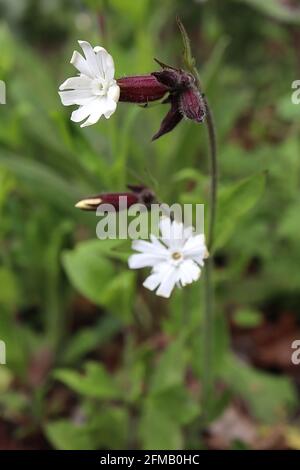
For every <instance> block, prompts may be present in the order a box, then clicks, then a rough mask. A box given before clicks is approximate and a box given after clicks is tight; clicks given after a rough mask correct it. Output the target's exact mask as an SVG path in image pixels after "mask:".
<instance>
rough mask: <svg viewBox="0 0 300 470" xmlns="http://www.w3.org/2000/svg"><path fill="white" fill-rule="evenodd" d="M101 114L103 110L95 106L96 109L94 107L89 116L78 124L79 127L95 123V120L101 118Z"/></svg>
mask: <svg viewBox="0 0 300 470" xmlns="http://www.w3.org/2000/svg"><path fill="white" fill-rule="evenodd" d="M102 114H103V111H102V109H101V107H99V105H98V107H97V109H95V111H93V112H92V113H91V114H90V116H89V117H88V119H87V120H86V121H85V122H84V123H83V124H80V127H87V126H92V125H93V124H96V122H98V121H99V119H100V118H101V116H102Z"/></svg>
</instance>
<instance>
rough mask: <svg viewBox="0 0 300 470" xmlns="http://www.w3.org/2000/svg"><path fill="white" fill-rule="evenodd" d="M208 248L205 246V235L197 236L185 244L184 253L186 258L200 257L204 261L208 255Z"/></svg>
mask: <svg viewBox="0 0 300 470" xmlns="http://www.w3.org/2000/svg"><path fill="white" fill-rule="evenodd" d="M206 251H207V250H206V246H205V237H204V235H203V234H200V235H195V236H194V237H190V238H189V239H188V240H187V241H186V242H185V244H184V246H183V248H182V253H183V254H184V257H185V258H186V257H188V258H194V257H196V258H197V259H199V257H200V258H201V257H202V259H203V258H204V257H205V254H206Z"/></svg>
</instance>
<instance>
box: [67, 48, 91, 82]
mask: <svg viewBox="0 0 300 470" xmlns="http://www.w3.org/2000/svg"><path fill="white" fill-rule="evenodd" d="M71 64H72V65H74V67H76V69H77V70H79V72H80V73H83V74H84V75H87V76H88V77H90V78H93V74H92V72H91V70H90V68H89V66H88V63H87V61H86V60H84V58H83V57H82V55H81V54H79V52H77V51H74V52H73V55H72V58H71Z"/></svg>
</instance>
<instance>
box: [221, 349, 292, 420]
mask: <svg viewBox="0 0 300 470" xmlns="http://www.w3.org/2000/svg"><path fill="white" fill-rule="evenodd" d="M221 376H222V378H223V379H224V380H225V381H226V382H227V383H228V384H229V385H230V387H231V389H232V390H233V391H234V392H235V393H237V394H238V395H240V396H241V397H242V398H243V399H244V400H245V402H246V403H247V405H248V406H249V408H250V411H251V413H252V414H253V416H254V417H255V418H257V419H258V420H259V421H261V422H263V423H267V424H270V423H274V422H281V421H282V420H285V419H286V417H287V415H288V412H290V411H291V410H293V408H294V407H295V405H296V403H297V398H296V391H295V389H294V387H293V385H292V384H291V382H290V381H289V380H288V379H287V378H285V377H274V376H272V375H270V374H266V373H262V372H260V371H257V370H255V369H254V368H253V367H250V366H249V365H247V364H244V363H241V362H240V361H238V360H237V359H236V358H235V357H234V356H232V355H228V356H227V357H226V358H225V360H224V366H223V371H222V374H221ZM258 397H259V399H258Z"/></svg>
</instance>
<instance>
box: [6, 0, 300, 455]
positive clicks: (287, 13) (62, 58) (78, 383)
mask: <svg viewBox="0 0 300 470" xmlns="http://www.w3.org/2000/svg"><path fill="white" fill-rule="evenodd" d="M33 11H34V15H33V13H32V12H33ZM0 13H1V15H0V16H1V20H0V43H1V55H0V78H1V80H4V81H5V82H6V84H7V105H5V106H2V105H1V107H0V113H1V126H0V212H1V217H0V260H1V266H0V340H1V341H2V340H3V341H5V343H6V349H7V365H6V366H0V367H1V368H0V391H1V394H0V414H1V423H0V424H2V420H5V422H7V423H5V427H6V424H8V428H9V429H13V430H17V432H16V433H15V434H14V437H16V436H19V437H20V439H22V438H23V436H28V437H29V438H30V437H31V436H34V435H37V434H38V433H39V432H41V430H43V431H42V432H43V433H44V437H45V438H46V439H47V441H48V443H49V445H50V446H52V447H53V448H57V449H121V448H123V449H127V448H143V449H151V448H152V449H153V448H154V449H188V448H199V447H203V446H204V441H203V433H202V431H203V429H202V424H203V417H204V415H205V412H206V410H205V409H203V407H202V406H200V402H201V387H202V381H203V358H202V350H203V348H202V342H203V338H204V336H205V331H203V328H202V321H203V308H202V304H203V289H202V287H203V277H204V276H203V275H202V277H201V279H200V280H199V282H197V283H195V284H194V285H192V286H188V287H186V288H185V289H182V290H179V289H178V290H176V292H174V295H173V296H172V299H171V300H170V301H166V300H162V299H157V298H156V297H155V296H154V295H153V294H151V293H149V292H148V291H146V290H145V289H144V288H143V287H142V286H141V280H142V279H143V278H144V275H145V274H146V272H147V270H145V273H140V274H139V275H137V273H136V272H134V271H131V270H129V269H128V266H127V259H128V255H129V253H130V252H131V248H130V243H128V242H126V241H123V240H98V239H96V235H95V229H96V225H97V222H98V218H97V217H96V216H95V214H93V213H92V214H91V213H82V212H80V211H78V210H77V209H75V208H74V205H75V203H76V202H77V201H78V200H79V199H81V198H82V197H85V196H88V195H92V194H97V193H101V192H104V191H105V192H106V191H124V190H125V189H126V184H128V183H132V184H145V185H148V186H149V187H151V188H153V189H154V190H155V192H156V194H157V197H158V200H161V201H165V202H168V203H174V202H180V203H186V202H191V203H204V204H205V213H206V216H208V212H209V208H208V201H209V184H210V181H209V176H208V161H207V160H208V150H207V141H206V129H205V124H201V125H198V124H196V123H193V122H189V121H185V122H182V123H180V124H179V126H178V127H177V128H176V130H175V131H174V132H172V133H170V134H167V135H166V136H164V137H163V138H162V139H160V140H159V141H157V142H155V143H153V144H151V143H150V140H151V136H152V135H153V134H154V133H155V131H156V130H157V129H158V128H159V125H160V123H161V120H162V118H163V116H164V115H165V112H166V109H165V106H164V105H157V106H149V109H143V108H142V107H138V106H133V105H128V104H125V103H120V104H119V106H118V112H117V113H115V114H114V115H113V116H112V118H111V119H110V120H108V121H107V120H103V121H102V120H101V121H100V122H99V123H97V124H96V125H95V126H92V127H90V128H86V129H81V128H80V127H79V126H78V125H76V124H74V123H71V122H70V119H69V118H70V108H64V107H63V106H62V105H61V103H60V99H59V96H58V93H57V90H58V86H59V84H60V83H62V81H63V80H65V78H66V77H68V76H71V75H72V74H73V73H74V70H73V69H72V67H71V65H70V64H69V59H70V57H71V53H72V51H73V50H74V49H75V48H77V49H78V44H77V42H76V41H77V39H78V38H79V39H80V38H82V39H86V40H88V41H91V43H92V44H93V45H97V44H99V45H103V46H104V47H106V48H107V49H108V50H109V51H110V52H111V53H112V55H113V57H114V59H115V66H116V75H117V76H118V77H122V76H126V75H137V74H144V73H145V74H146V73H151V72H152V71H154V69H155V68H156V67H157V65H156V64H155V63H154V61H153V58H154V57H157V58H158V59H160V60H162V61H163V62H166V63H169V64H173V65H174V66H177V65H178V66H182V57H181V51H182V38H181V37H180V32H179V31H178V27H177V26H176V15H178V16H179V17H180V18H181V19H182V22H183V24H184V26H185V28H186V31H187V32H188V36H189V37H190V39H191V49H192V50H191V51H190V50H189V42H188V38H187V37H186V36H185V34H184V39H185V52H186V56H187V57H186V58H187V60H188V61H189V62H190V64H189V65H190V66H194V62H193V60H192V57H191V55H193V56H195V59H196V60H195V64H196V66H197V68H198V71H199V74H200V78H201V83H202V86H203V91H204V92H205V94H206V95H207V96H208V98H209V102H210V104H211V107H212V109H213V114H214V119H215V122H216V126H217V135H218V149H219V165H220V177H219V183H220V190H219V196H218V214H217V226H216V230H215V242H216V243H215V247H214V252H213V253H211V255H215V261H216V263H215V264H216V269H215V273H214V283H215V290H216V299H215V318H214V345H213V348H212V355H213V358H212V361H211V362H212V371H211V372H212V375H213V376H214V377H215V378H216V382H217V383H216V384H215V387H214V390H213V391H212V397H211V401H212V410H211V417H212V419H213V420H218V419H219V418H220V417H221V416H222V413H223V412H224V410H226V407H227V406H228V405H229V404H230V402H231V401H234V402H236V400H237V399H238V400H240V401H242V403H243V405H244V408H245V410H247V413H248V417H247V418H249V420H253V422H255V423H256V424H257V426H258V427H260V426H261V425H262V424H265V425H268V426H271V425H274V424H278V423H279V425H281V424H282V423H284V424H285V423H286V422H287V423H288V422H289V421H291V420H292V419H293V416H294V415H295V413H297V412H299V404H298V403H297V397H296V395H295V390H294V387H293V384H292V380H291V379H290V378H289V377H288V376H287V375H288V374H287V371H288V370H290V369H291V364H288V365H287V366H286V368H285V369H280V371H279V372H280V373H278V374H276V375H275V374H272V373H271V372H270V371H269V372H266V371H263V370H259V369H258V368H257V367H254V366H252V365H250V364H249V360H247V357H244V359H245V360H244V361H243V362H241V361H239V360H238V359H237V357H236V355H234V354H233V353H232V352H230V334H231V331H229V328H228V325H229V314H230V315H231V314H232V317H231V316H230V319H231V321H232V322H233V324H234V325H235V326H238V327H239V329H243V332H244V333H245V334H246V333H247V331H248V332H249V331H250V333H249V334H255V332H256V328H257V327H259V328H260V329H261V328H263V327H264V324H265V322H268V320H269V314H271V318H272V321H273V322H274V323H276V321H277V318H280V317H281V316H282V315H283V314H284V313H286V312H290V313H291V315H292V316H293V318H295V323H296V322H297V321H298V320H299V299H300V288H299V286H300V271H299V263H300V255H299V231H300V222H299V220H300V219H299V209H300V199H299V189H300V183H299V171H300V163H299V129H300V128H299V117H300V111H299V109H300V108H299V106H296V105H293V104H292V103H291V96H290V95H291V92H292V89H291V83H292V81H294V80H295V79H297V78H299V77H295V70H297V67H298V63H297V52H298V49H299V44H298V42H297V41H298V39H297V34H296V31H295V29H294V28H295V25H297V24H298V23H299V18H300V17H299V8H294V9H293V8H292V7H290V6H288V2H283V1H280V0H268V1H265V2H263V1H261V0H228V1H226V2H216V1H207V2H196V1H195V2H183V1H180V0H165V1H164V2H161V1H160V2H159V1H155V0H153V1H151V2H150V0H139V1H136V2H133V1H132V0H126V1H125V0H102V1H96V0H85V1H84V0H83V1H78V2H68V1H66V0H57V1H55V2H36V1H35V0H24V1H23V2H16V1H14V2H12V1H8V0H5V1H3V2H1V5H0ZM124 18H125V20H126V21H124ZM274 19H275V20H276V21H274ZM293 44H294V45H293ZM295 328H296V327H295ZM295 331H297V330H295ZM295 334H296V333H295ZM217 384H218V385H217ZM209 424H210V423H208V425H209ZM1 429H2V428H1ZM234 446H235V448H245V447H246V446H248V444H247V443H244V442H240V441H238V442H236V443H235V444H234Z"/></svg>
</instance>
